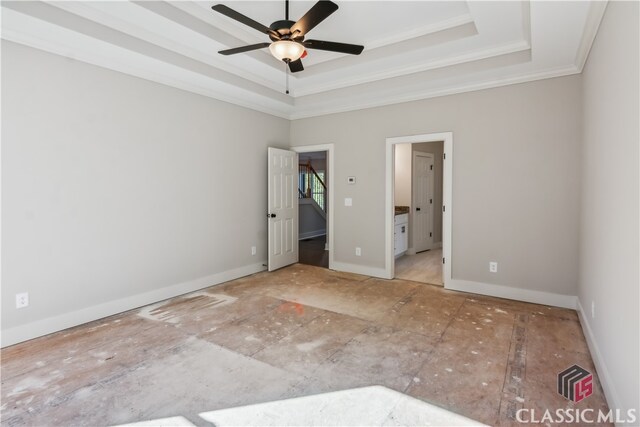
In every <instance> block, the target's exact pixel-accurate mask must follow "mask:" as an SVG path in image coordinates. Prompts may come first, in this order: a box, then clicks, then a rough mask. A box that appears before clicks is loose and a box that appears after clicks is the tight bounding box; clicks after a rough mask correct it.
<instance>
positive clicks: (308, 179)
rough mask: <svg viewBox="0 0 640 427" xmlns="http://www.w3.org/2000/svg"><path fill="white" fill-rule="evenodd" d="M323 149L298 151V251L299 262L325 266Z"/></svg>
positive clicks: (326, 194) (326, 190)
mask: <svg viewBox="0 0 640 427" xmlns="http://www.w3.org/2000/svg"><path fill="white" fill-rule="evenodd" d="M327 166H328V156H327V151H310V152H302V153H298V218H299V220H298V238H299V241H298V251H299V262H300V263H301V264H308V265H315V266H318V267H324V268H329V245H328V242H327V230H328V227H327V225H328V224H327V223H328V221H327V219H328V215H327V213H328V202H329V186H328V173H327V171H328V167H327Z"/></svg>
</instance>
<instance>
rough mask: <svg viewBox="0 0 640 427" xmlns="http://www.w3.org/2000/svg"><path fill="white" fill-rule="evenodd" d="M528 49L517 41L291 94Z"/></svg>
mask: <svg viewBox="0 0 640 427" xmlns="http://www.w3.org/2000/svg"><path fill="white" fill-rule="evenodd" d="M529 49H531V45H529V43H527V42H526V41H525V40H518V41H515V42H512V43H507V44H504V45H501V46H494V47H490V48H488V49H483V50H480V51H471V52H467V53H463V54H461V55H456V56H452V57H449V58H444V59H438V60H435V61H430V62H425V63H419V64H415V65H411V66H407V65H401V66H398V67H396V68H394V69H393V70H386V71H381V72H378V73H372V74H367V75H366V76H356V77H352V78H349V79H343V80H340V81H333V82H328V83H326V84H321V85H315V86H313V87H310V88H308V89H297V90H294V91H293V94H294V95H295V96H296V97H298V96H308V95H314V94H317V93H321V92H326V91H329V90H335V89H342V88H345V87H348V86H354V85H360V84H364V83H370V82H374V81H378V80H386V79H391V78H394V77H400V76H405V75H407V74H414V73H419V72H422V71H429V70H434V69H437V68H444V67H450V66H452V65H458V64H463V63H466V62H474V61H480V60H482V59H488V58H493V57H496V56H502V55H507V54H510V53H517V52H522V51H525V50H529Z"/></svg>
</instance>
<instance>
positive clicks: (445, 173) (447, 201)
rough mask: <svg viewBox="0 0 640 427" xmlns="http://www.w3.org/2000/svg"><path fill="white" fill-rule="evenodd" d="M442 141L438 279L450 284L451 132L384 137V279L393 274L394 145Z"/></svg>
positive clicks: (451, 211) (447, 286)
mask: <svg viewBox="0 0 640 427" xmlns="http://www.w3.org/2000/svg"><path fill="white" fill-rule="evenodd" d="M439 141H444V144H443V145H444V146H443V149H444V156H445V159H444V161H443V162H442V205H443V207H444V208H445V209H444V212H443V213H442V256H443V258H444V259H445V263H444V264H443V266H442V267H443V268H442V273H443V274H442V276H443V277H442V279H443V282H444V287H445V288H450V287H451V285H452V279H451V266H452V264H453V255H452V251H451V235H452V230H451V228H452V217H453V216H452V213H453V203H452V199H453V132H439V133H427V134H422V135H409V136H396V137H389V138H386V144H385V161H386V168H385V170H386V179H385V262H384V264H385V274H386V278H387V279H393V277H394V276H395V260H394V256H393V217H394V214H395V212H394V211H395V209H394V203H393V201H394V188H393V181H394V176H395V164H394V163H395V162H394V150H393V148H394V145H395V144H417V143H420V142H439Z"/></svg>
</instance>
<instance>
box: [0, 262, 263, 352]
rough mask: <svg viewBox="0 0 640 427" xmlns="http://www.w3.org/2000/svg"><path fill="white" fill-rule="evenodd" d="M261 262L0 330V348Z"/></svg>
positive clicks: (253, 269)
mask: <svg viewBox="0 0 640 427" xmlns="http://www.w3.org/2000/svg"><path fill="white" fill-rule="evenodd" d="M265 269H266V268H265V267H264V266H263V263H262V262H260V263H257V264H251V265H247V266H244V267H240V268H236V269H233V270H228V271H223V272H221V273H216V274H212V275H210V276H205V277H201V278H199V279H195V280H190V281H188V282H183V283H178V284H176V285H171V286H166V287H164V288H161V289H155V290H153V291H150V292H145V293H142V294H137V295H131V296H128V297H126V298H121V299H118V300H115V301H109V302H106V303H103V304H98V305H94V306H91V307H86V308H83V309H80V310H76V311H72V312H70V313H64V314H60V315H58V316H53V317H49V318H46V319H42V320H37V321H35V322H31V323H27V324H25V325H20V326H16V327H13V328H9V329H5V330H3V331H2V338H1V339H2V342H1V343H0V347H7V346H10V345H13V344H17V343H19V342H23V341H27V340H30V339H33V338H37V337H40V336H43V335H47V334H50V333H53V332H58V331H61V330H63V329H67V328H71V327H73V326H78V325H81V324H83V323H87V322H91V321H94V320H98V319H102V318H103V317H108V316H112V315H114V314H118V313H122V312H124V311H128V310H133V309H134V308H138V307H142V306H145V305H148V304H153V303H156V302H159V301H162V300H165V299H168V298H173V297H176V296H178V295H182V294H186V293H189V292H193V291H197V290H200V289H203V288H207V287H209V286H213V285H218V284H220V283H224V282H228V281H229V280H234V279H237V278H240V277H244V276H248V275H250V274H254V273H258V272H260V271H264V270H265Z"/></svg>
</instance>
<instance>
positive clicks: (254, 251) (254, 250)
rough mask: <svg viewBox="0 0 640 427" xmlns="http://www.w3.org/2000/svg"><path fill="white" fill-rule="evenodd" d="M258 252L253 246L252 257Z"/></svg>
mask: <svg viewBox="0 0 640 427" xmlns="http://www.w3.org/2000/svg"><path fill="white" fill-rule="evenodd" d="M256 252H257V249H256V247H255V246H251V255H255V254H256Z"/></svg>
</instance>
